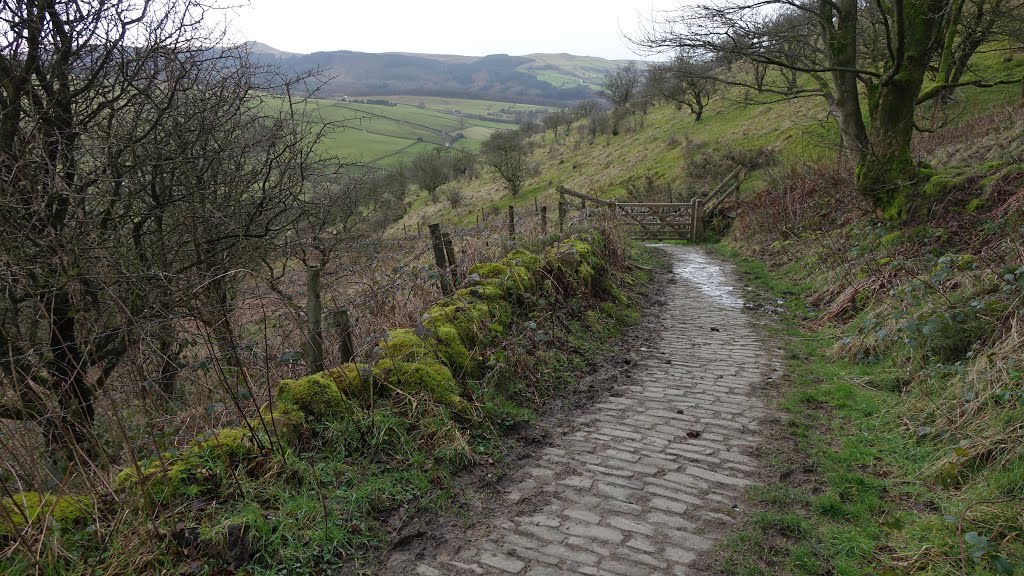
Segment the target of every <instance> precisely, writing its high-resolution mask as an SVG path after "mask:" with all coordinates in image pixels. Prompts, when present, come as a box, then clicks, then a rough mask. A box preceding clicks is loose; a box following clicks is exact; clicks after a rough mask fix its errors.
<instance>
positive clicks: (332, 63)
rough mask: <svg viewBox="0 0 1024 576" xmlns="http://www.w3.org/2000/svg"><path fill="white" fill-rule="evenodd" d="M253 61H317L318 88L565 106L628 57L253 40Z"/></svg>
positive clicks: (300, 64) (334, 92)
mask: <svg viewBox="0 0 1024 576" xmlns="http://www.w3.org/2000/svg"><path fill="white" fill-rule="evenodd" d="M251 48H252V52H253V54H254V56H255V57H256V59H257V60H258V61H261V62H263V63H266V64H275V65H278V66H281V67H283V68H285V69H286V70H289V71H294V72H301V71H307V70H311V69H318V70H321V71H322V72H323V73H324V76H325V77H327V78H329V80H328V82H327V85H326V86H324V88H323V89H322V90H321V92H320V96H325V97H339V96H371V95H372V96H390V95H399V94H407V95H416V96H439V97H446V98H477V99H485V100H496V101H502V102H518V103H525V104H540V105H546V106H564V105H566V104H569V103H572V102H575V101H578V100H583V99H585V98H590V97H592V96H594V95H595V93H596V91H597V90H598V87H599V84H600V82H601V79H602V78H603V77H604V75H605V74H607V73H608V72H611V71H613V70H615V69H617V68H618V67H620V66H623V65H624V64H626V61H621V60H605V59H604V58H596V57H593V56H576V55H572V54H529V55H526V56H510V55H508V54H492V55H489V56H458V55H449V54H410V53H404V52H389V53H382V54H373V53H367V52H353V51H349V50H338V51H334V52H314V53H312V54H296V53H292V52H284V51H281V50H277V49H276V48H273V47H271V46H268V45H266V44H262V43H259V42H254V43H252V44H251Z"/></svg>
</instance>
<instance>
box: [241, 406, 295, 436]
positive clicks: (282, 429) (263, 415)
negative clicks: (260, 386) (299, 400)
mask: <svg viewBox="0 0 1024 576" xmlns="http://www.w3.org/2000/svg"><path fill="white" fill-rule="evenodd" d="M248 423H249V426H252V429H253V430H257V431H260V432H264V433H266V434H268V435H276V436H278V437H279V438H281V439H282V440H284V441H285V442H289V443H291V442H295V441H296V440H298V439H299V437H300V436H301V435H302V432H303V431H304V430H305V427H306V426H305V425H306V415H305V414H303V413H302V412H301V411H300V410H299V409H298V408H296V407H294V406H275V407H274V410H270V407H269V406H264V407H263V408H262V409H261V410H260V413H259V415H258V416H256V417H253V418H249V419H248Z"/></svg>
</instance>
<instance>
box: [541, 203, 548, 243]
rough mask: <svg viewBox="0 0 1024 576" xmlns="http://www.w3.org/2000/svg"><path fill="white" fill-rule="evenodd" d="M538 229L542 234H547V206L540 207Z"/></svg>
mask: <svg viewBox="0 0 1024 576" xmlns="http://www.w3.org/2000/svg"><path fill="white" fill-rule="evenodd" d="M540 230H541V234H543V235H544V236H547V235H548V207H547V206H541V207H540Z"/></svg>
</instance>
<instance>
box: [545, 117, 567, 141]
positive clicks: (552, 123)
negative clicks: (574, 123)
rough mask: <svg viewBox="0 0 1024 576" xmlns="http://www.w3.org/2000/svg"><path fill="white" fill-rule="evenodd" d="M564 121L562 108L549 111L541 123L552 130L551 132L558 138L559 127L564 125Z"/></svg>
mask: <svg viewBox="0 0 1024 576" xmlns="http://www.w3.org/2000/svg"><path fill="white" fill-rule="evenodd" d="M563 123H564V119H563V112H562V110H553V111H551V112H548V114H547V115H546V116H544V118H543V119H542V120H541V124H543V125H544V128H546V129H548V130H551V133H552V134H553V135H554V136H555V138H556V139H557V138H558V129H559V128H561V127H562V124H563Z"/></svg>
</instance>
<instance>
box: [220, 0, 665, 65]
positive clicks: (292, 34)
mask: <svg viewBox="0 0 1024 576" xmlns="http://www.w3.org/2000/svg"><path fill="white" fill-rule="evenodd" d="M678 4H679V0H614V1H613V0H510V1H502V2H494V1H489V0H475V1H474V0H435V1H433V2H431V1H426V0H340V1H339V0H249V5H248V6H244V7H241V8H237V9H236V12H237V16H236V17H235V18H234V29H235V31H236V34H237V35H238V37H239V38H238V39H239V40H252V41H259V42H263V43H265V44H269V45H271V46H273V47H275V48H278V49H280V50H285V51H288V52H316V51H325V50H356V51H360V52H421V53H434V54H464V55H469V56H483V55H487V54H501V53H504V54H514V55H515V54H529V53H532V52H569V53H572V54H582V55H588V56H601V57H604V58H635V57H636V56H635V55H634V54H633V53H632V51H631V50H630V49H629V47H628V46H627V45H626V42H625V41H624V40H623V39H622V34H621V31H626V32H633V31H635V30H636V29H637V26H638V23H639V21H640V19H642V18H649V17H650V16H651V14H652V12H653V11H656V10H667V9H672V8H674V7H676V6H677V5H678Z"/></svg>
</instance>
